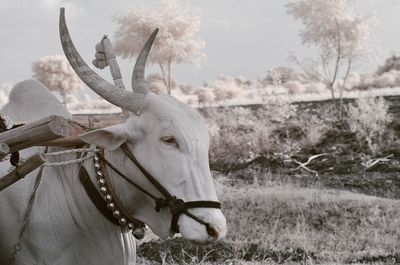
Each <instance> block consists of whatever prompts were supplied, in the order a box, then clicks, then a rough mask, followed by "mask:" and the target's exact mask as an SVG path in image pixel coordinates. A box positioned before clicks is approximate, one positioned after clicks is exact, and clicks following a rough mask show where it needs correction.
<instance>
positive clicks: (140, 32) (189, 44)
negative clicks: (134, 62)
mask: <svg viewBox="0 0 400 265" xmlns="http://www.w3.org/2000/svg"><path fill="white" fill-rule="evenodd" d="M115 22H116V23H117V24H118V29H117V31H116V32H115V38H116V40H115V42H114V50H115V53H116V55H120V56H122V57H124V58H132V57H134V56H136V55H137V54H138V53H139V51H140V49H141V48H142V46H143V44H144V43H145V41H146V40H147V38H148V37H149V35H150V34H151V33H152V32H153V30H154V29H155V28H159V29H160V32H159V34H158V37H157V39H156V41H155V43H154V47H153V49H152V52H151V54H150V58H149V61H150V62H152V63H156V64H158V65H159V66H160V69H161V72H162V76H163V81H164V84H165V86H166V88H167V93H168V94H171V89H172V88H173V86H172V79H171V68H172V65H173V64H176V63H190V64H198V63H200V62H201V61H202V60H203V59H204V58H205V54H204V53H203V52H202V51H201V50H202V49H203V48H204V46H205V42H204V41H203V40H200V39H196V38H194V34H195V33H196V32H198V31H199V27H200V16H199V14H198V12H197V11H196V10H194V9H192V8H191V7H190V6H189V5H188V4H187V5H183V4H181V2H180V1H178V0H161V1H160V2H159V4H158V5H157V6H156V7H155V9H154V10H145V9H143V8H141V7H140V6H134V7H131V8H129V9H127V10H125V11H122V12H120V13H117V14H116V15H115Z"/></svg>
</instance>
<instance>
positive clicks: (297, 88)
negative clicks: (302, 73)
mask: <svg viewBox="0 0 400 265" xmlns="http://www.w3.org/2000/svg"><path fill="white" fill-rule="evenodd" d="M283 86H284V87H285V88H286V89H287V90H288V93H289V94H292V95H293V94H302V93H304V92H305V88H304V86H303V84H302V83H300V82H299V81H289V82H287V83H285V84H284V85H283Z"/></svg>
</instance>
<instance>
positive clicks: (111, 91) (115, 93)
mask: <svg viewBox="0 0 400 265" xmlns="http://www.w3.org/2000/svg"><path fill="white" fill-rule="evenodd" d="M59 27H60V29H59V30H60V39H61V44H62V47H63V50H64V53H65V56H66V57H67V59H68V61H69V63H70V65H71V66H72V68H73V69H74V71H75V73H76V74H77V75H78V76H79V78H80V79H81V80H82V81H83V82H84V83H85V84H86V85H87V86H88V87H89V88H90V89H92V90H93V91H94V92H96V93H97V94H98V95H99V96H100V97H102V98H104V99H105V100H107V101H108V102H110V103H111V104H114V105H115V106H118V107H120V108H122V109H125V110H128V111H132V112H136V111H137V110H138V109H140V107H141V101H142V99H143V98H142V97H140V95H138V94H137V93H132V92H129V91H126V90H122V89H116V88H115V86H114V85H112V84H110V83H109V82H107V81H106V80H104V79H103V78H102V77H101V76H99V75H98V74H97V73H96V72H95V71H93V70H92V69H91V68H90V67H89V66H88V65H87V64H86V63H85V61H84V60H83V59H82V57H81V56H80V55H79V53H78V51H77V50H76V48H75V45H74V44H73V42H72V40H71V36H70V35H69V31H68V27H67V24H66V22H65V8H61V9H60V20H59Z"/></svg>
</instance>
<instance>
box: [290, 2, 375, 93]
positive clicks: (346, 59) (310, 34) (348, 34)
mask: <svg viewBox="0 0 400 265" xmlns="http://www.w3.org/2000/svg"><path fill="white" fill-rule="evenodd" d="M352 3H353V1H352V0H337V1H330V0H296V1H294V0H292V1H291V2H289V3H288V4H286V7H287V12H288V14H290V15H292V16H293V17H294V18H295V19H296V20H299V21H300V22H301V23H302V24H303V26H304V28H303V29H302V30H301V31H300V36H301V39H302V41H303V43H304V44H305V45H308V46H315V47H317V48H318V49H319V55H318V58H319V59H317V60H313V59H310V60H308V61H307V60H305V61H303V62H300V60H299V59H298V58H297V57H296V56H292V58H291V59H292V60H293V61H294V62H296V63H297V64H298V65H299V66H300V67H301V68H302V69H303V70H304V72H305V73H306V74H307V75H309V76H310V77H311V78H313V79H315V80H317V81H320V82H323V83H325V84H326V86H327V87H328V88H329V89H330V91H331V96H332V100H333V101H334V99H335V93H334V86H335V84H336V83H337V80H338V78H339V75H342V77H343V84H342V85H341V86H340V98H342V92H343V87H344V86H345V83H346V80H347V77H348V75H349V73H350V72H351V70H352V67H353V65H354V63H355V62H356V61H357V60H359V59H361V58H362V56H363V55H364V54H365V53H366V44H367V42H368V39H369V36H370V24H371V17H362V16H360V15H357V14H355V13H354V11H353V7H352Z"/></svg>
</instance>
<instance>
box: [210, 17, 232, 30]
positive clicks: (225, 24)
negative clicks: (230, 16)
mask: <svg viewBox="0 0 400 265" xmlns="http://www.w3.org/2000/svg"><path fill="white" fill-rule="evenodd" d="M204 22H205V23H209V24H212V25H214V26H217V27H220V28H225V29H228V28H230V27H231V26H232V24H231V23H230V22H229V21H228V20H226V19H222V18H205V19H204Z"/></svg>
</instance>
